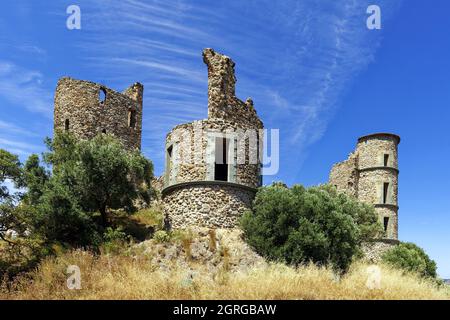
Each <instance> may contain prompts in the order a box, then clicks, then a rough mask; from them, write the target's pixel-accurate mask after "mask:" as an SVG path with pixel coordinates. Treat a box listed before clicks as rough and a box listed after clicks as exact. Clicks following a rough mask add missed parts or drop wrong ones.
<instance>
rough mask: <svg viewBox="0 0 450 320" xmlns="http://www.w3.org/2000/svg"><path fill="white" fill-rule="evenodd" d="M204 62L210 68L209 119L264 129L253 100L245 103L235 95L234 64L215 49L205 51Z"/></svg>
mask: <svg viewBox="0 0 450 320" xmlns="http://www.w3.org/2000/svg"><path fill="white" fill-rule="evenodd" d="M203 62H205V64H206V66H207V67H208V118H209V119H215V118H218V119H227V120H228V121H231V122H234V123H235V124H237V125H239V126H240V127H244V128H249V127H251V128H260V129H261V128H262V127H263V125H262V122H261V120H260V119H259V118H258V116H257V114H256V110H255V108H254V106H253V100H252V99H251V98H247V100H246V101H245V102H243V101H242V100H240V99H238V98H237V97H236V95H235V85H236V77H235V74H234V66H235V64H234V62H233V60H231V59H230V58H229V57H227V56H225V55H222V54H219V53H216V52H215V51H214V50H213V49H210V48H208V49H205V50H203Z"/></svg>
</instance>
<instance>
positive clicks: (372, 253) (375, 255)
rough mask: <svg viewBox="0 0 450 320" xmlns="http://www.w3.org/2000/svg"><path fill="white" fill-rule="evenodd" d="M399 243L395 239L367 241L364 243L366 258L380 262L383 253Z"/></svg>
mask: <svg viewBox="0 0 450 320" xmlns="http://www.w3.org/2000/svg"><path fill="white" fill-rule="evenodd" d="M397 244H398V243H397V242H395V241H373V242H366V243H364V244H363V245H362V250H363V253H364V259H365V260H367V261H369V262H372V263H378V262H380V261H381V258H382V256H383V254H384V253H385V252H386V251H388V250H389V249H391V248H393V247H395V246H396V245H397Z"/></svg>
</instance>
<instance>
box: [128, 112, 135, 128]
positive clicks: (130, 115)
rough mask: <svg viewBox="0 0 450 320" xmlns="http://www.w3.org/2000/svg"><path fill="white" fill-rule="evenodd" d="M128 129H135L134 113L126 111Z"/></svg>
mask: <svg viewBox="0 0 450 320" xmlns="http://www.w3.org/2000/svg"><path fill="white" fill-rule="evenodd" d="M128 127H130V128H135V127H136V111H135V110H128Z"/></svg>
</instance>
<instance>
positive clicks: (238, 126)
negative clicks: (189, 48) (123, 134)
mask: <svg viewBox="0 0 450 320" xmlns="http://www.w3.org/2000/svg"><path fill="white" fill-rule="evenodd" d="M203 61H204V62H205V64H206V65H207V67H208V118H207V119H204V120H198V121H194V122H191V123H186V124H181V125H178V126H176V127H175V128H173V130H172V131H171V132H170V133H169V134H168V135H167V138H166V145H165V154H166V165H165V174H164V188H163V190H162V200H163V205H164V212H165V214H166V216H167V218H168V222H169V224H170V226H172V227H175V228H180V227H187V226H192V225H196V226H204V227H216V228H230V227H234V226H235V225H236V223H237V219H238V218H239V217H240V216H241V215H242V214H243V212H244V211H245V210H247V209H250V208H251V203H252V200H253V198H254V196H255V193H256V188H257V187H259V186H261V182H262V179H261V162H260V159H259V158H260V157H259V150H261V149H262V140H261V136H260V134H259V130H261V129H263V123H262V122H261V120H260V119H259V117H258V116H257V114H256V111H255V109H254V107H253V101H252V100H251V99H250V98H249V99H247V100H246V101H245V102H243V101H241V100H239V99H238V98H237V97H236V96H235V83H236V77H235V75H234V65H235V64H234V62H233V61H232V60H231V59H230V58H229V57H227V56H224V55H222V54H219V53H216V52H214V50H212V49H205V50H204V51H203ZM240 142H244V143H240ZM246 151H248V152H246ZM242 155H243V158H242V159H241V160H243V161H239V156H242ZM252 158H253V160H254V161H251V160H252Z"/></svg>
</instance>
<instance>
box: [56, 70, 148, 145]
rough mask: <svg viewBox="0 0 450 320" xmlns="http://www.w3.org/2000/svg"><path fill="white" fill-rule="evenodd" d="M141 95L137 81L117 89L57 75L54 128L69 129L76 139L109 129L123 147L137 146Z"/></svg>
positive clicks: (140, 88)
mask: <svg viewBox="0 0 450 320" xmlns="http://www.w3.org/2000/svg"><path fill="white" fill-rule="evenodd" d="M101 92H103V94H104V95H105V99H104V101H100V98H99V97H100V95H101ZM142 97H143V86H142V85H141V84H140V83H135V84H133V85H132V86H131V87H129V88H128V89H126V90H125V91H124V92H123V93H119V92H116V91H114V90H112V89H109V88H107V87H105V86H103V85H101V84H98V83H93V82H90V81H84V80H76V79H72V78H69V77H64V78H61V79H60V80H59V81H58V85H57V87H56V93H55V109H54V129H55V131H57V130H59V131H65V130H66V131H70V132H72V133H74V134H75V136H77V137H78V138H80V139H91V138H93V137H94V136H95V135H97V134H99V133H101V132H106V133H112V134H114V135H115V136H116V137H117V138H119V139H120V140H121V141H122V142H123V144H124V146H125V147H126V148H129V149H135V148H137V149H140V148H141V132H142Z"/></svg>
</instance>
